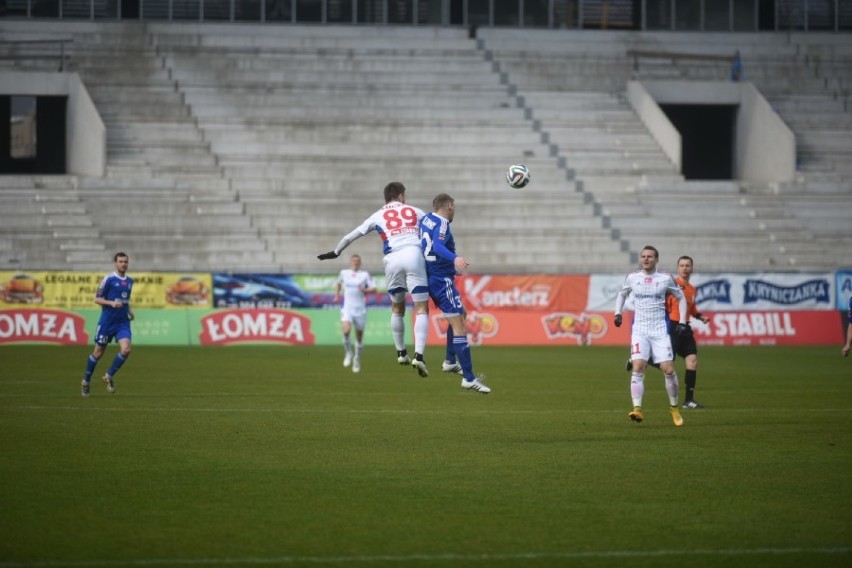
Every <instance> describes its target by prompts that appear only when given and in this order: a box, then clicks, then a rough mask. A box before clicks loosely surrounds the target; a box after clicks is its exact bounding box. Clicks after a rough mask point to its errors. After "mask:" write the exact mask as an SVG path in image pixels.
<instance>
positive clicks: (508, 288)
mask: <svg viewBox="0 0 852 568" xmlns="http://www.w3.org/2000/svg"><path fill="white" fill-rule="evenodd" d="M456 288H458V290H459V292H460V294H461V297H462V301H463V302H464V305H465V308H467V310H468V311H474V310H475V311H481V312H488V311H492V310H512V311H525V312H528V311H553V310H568V309H581V310H582V309H584V308H585V307H586V303H587V301H588V300H587V298H588V293H589V277H588V276H586V275H582V276H554V275H549V274H530V275H491V274H486V275H463V276H457V277H456Z"/></svg>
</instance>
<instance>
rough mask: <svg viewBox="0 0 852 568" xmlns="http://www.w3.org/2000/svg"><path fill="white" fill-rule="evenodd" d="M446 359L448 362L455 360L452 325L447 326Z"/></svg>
mask: <svg viewBox="0 0 852 568" xmlns="http://www.w3.org/2000/svg"><path fill="white" fill-rule="evenodd" d="M446 360H447V361H449V362H450V363H455V362H456V349H455V347H454V346H453V326H450V327H448V328H447V355H446Z"/></svg>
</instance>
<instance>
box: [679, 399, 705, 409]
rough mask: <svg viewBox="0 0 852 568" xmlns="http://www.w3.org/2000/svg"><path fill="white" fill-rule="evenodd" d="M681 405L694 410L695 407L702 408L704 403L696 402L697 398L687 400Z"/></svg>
mask: <svg viewBox="0 0 852 568" xmlns="http://www.w3.org/2000/svg"><path fill="white" fill-rule="evenodd" d="M683 407H684V408H689V409H692V410H695V409H697V408H704V405H703V404H701V403H700V402H698V401H697V400H687V401H686V402H684V403H683Z"/></svg>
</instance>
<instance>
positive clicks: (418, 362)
mask: <svg viewBox="0 0 852 568" xmlns="http://www.w3.org/2000/svg"><path fill="white" fill-rule="evenodd" d="M411 366H412V367H414V369H415V370H416V371H417V374H418V375H420V376H421V377H428V376H429V371H427V370H426V362H425V361H423V359H422V357H421V356H419V355H418V356H415V357H414V361H412V362H411Z"/></svg>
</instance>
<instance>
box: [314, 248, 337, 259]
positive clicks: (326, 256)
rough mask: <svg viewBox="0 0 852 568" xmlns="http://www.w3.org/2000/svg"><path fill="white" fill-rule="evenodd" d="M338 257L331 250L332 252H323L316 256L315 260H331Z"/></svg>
mask: <svg viewBox="0 0 852 568" xmlns="http://www.w3.org/2000/svg"><path fill="white" fill-rule="evenodd" d="M338 256H340V255H339V254H337V253H336V252H334V251H333V250H332V251H329V252H324V253H322V254H320V255H317V258H318V259H320V260H329V259H331V258H337V257H338Z"/></svg>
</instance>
